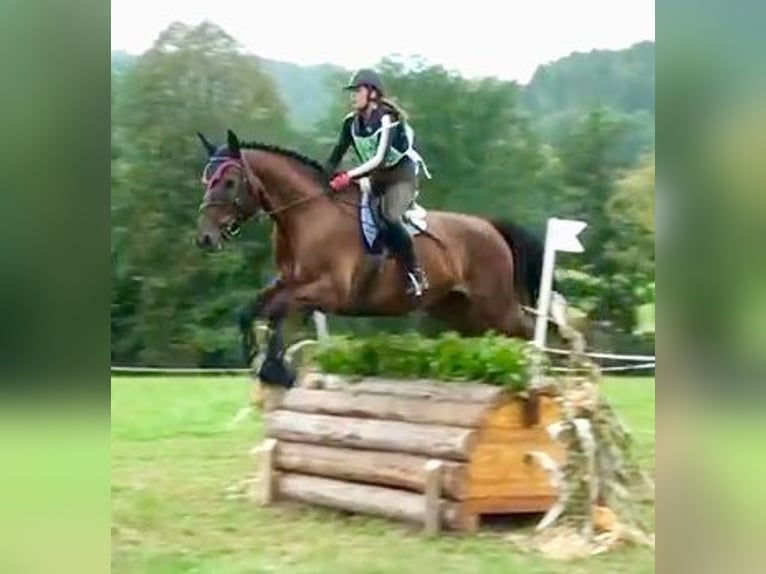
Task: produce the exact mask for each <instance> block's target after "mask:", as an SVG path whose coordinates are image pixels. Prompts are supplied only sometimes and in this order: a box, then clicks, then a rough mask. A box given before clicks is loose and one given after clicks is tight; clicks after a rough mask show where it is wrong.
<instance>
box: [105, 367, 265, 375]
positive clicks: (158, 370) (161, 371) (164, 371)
mask: <svg viewBox="0 0 766 574" xmlns="http://www.w3.org/2000/svg"><path fill="white" fill-rule="evenodd" d="M111 371H112V373H135V374H138V373H147V374H149V373H151V374H157V375H173V374H177V375H239V374H245V373H249V372H250V370H249V369H237V368H231V369H215V368H211V369H195V368H186V367H119V366H117V367H115V366H112V368H111Z"/></svg>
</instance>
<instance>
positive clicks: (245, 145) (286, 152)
mask: <svg viewBox="0 0 766 574" xmlns="http://www.w3.org/2000/svg"><path fill="white" fill-rule="evenodd" d="M240 147H241V148H242V149H256V150H261V151H268V152H272V153H275V154H277V155H281V156H283V157H287V158H290V159H294V160H295V161H297V162H298V163H300V164H301V165H303V166H305V167H307V168H309V169H310V170H311V171H312V173H313V175H314V176H315V177H316V178H317V181H319V182H320V183H322V184H324V183H326V182H327V172H326V171H325V168H324V166H323V165H322V164H321V163H319V162H318V161H317V160H315V159H312V158H310V157H308V156H306V155H304V154H302V153H300V152H297V151H295V150H292V149H287V148H283V147H280V146H278V145H273V144H267V143H262V142H257V141H251V142H242V143H240Z"/></svg>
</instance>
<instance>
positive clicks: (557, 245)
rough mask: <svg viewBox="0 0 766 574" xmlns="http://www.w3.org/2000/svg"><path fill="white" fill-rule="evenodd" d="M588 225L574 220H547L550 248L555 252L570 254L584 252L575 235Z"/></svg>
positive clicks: (554, 218) (552, 218)
mask: <svg viewBox="0 0 766 574" xmlns="http://www.w3.org/2000/svg"><path fill="white" fill-rule="evenodd" d="M587 225H588V224H587V223H585V222H583V221H577V220H576V219H558V218H556V217H551V218H550V219H549V220H548V234H547V235H548V236H547V240H548V241H550V244H551V247H552V248H553V249H554V250H556V251H568V252H570V253H582V252H583V251H585V248H584V247H583V245H582V243H580V240H579V239H577V235H578V234H579V233H580V232H581V231H582V230H583V229H585V227H586V226H587Z"/></svg>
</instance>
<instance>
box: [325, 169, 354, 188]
mask: <svg viewBox="0 0 766 574" xmlns="http://www.w3.org/2000/svg"><path fill="white" fill-rule="evenodd" d="M349 183H351V176H349V175H348V173H347V172H343V173H339V174H338V175H336V176H335V177H333V178H332V179H331V180H330V187H331V188H332V189H333V190H334V191H340V190H341V189H343V188H344V187H346V186H347V185H348V184H349Z"/></svg>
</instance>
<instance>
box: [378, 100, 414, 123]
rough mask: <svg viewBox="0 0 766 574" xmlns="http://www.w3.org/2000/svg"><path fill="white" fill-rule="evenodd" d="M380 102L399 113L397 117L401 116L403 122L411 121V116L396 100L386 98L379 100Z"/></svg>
mask: <svg viewBox="0 0 766 574" xmlns="http://www.w3.org/2000/svg"><path fill="white" fill-rule="evenodd" d="M378 101H379V102H380V103H381V104H383V105H385V106H388V107H390V108H391V109H393V110H394V111H395V112H396V113H397V115H398V116H399V119H401V120H403V121H407V120H408V119H409V114H408V113H407V112H406V111H405V109H404V108H403V107H402V106H401V104H400V103H399V102H397V101H396V100H394V99H392V98H390V97H384V98H380V100H378Z"/></svg>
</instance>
